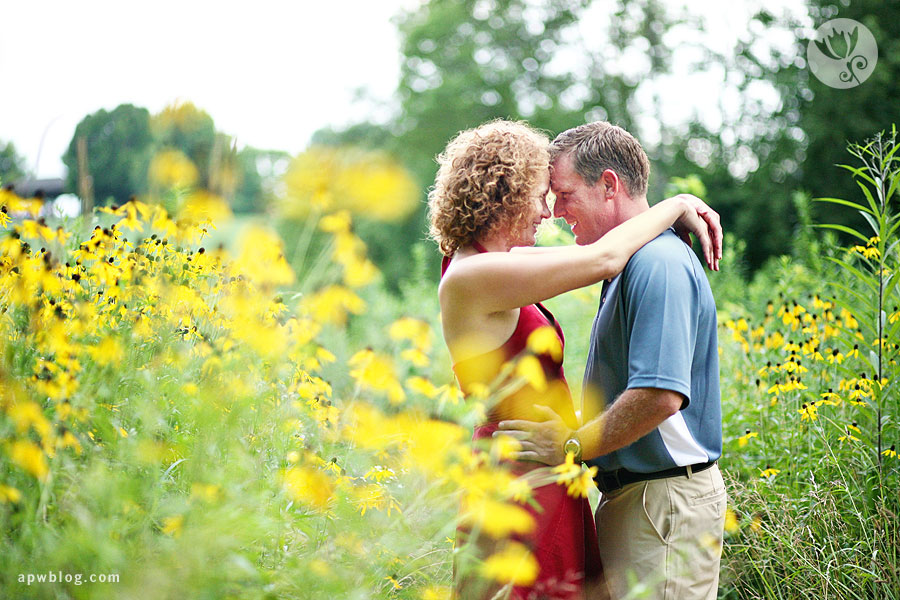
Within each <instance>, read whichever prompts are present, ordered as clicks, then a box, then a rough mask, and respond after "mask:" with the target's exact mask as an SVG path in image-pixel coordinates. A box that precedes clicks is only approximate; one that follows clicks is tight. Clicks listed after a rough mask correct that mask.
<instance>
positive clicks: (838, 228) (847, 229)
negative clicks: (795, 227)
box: [816, 223, 869, 243]
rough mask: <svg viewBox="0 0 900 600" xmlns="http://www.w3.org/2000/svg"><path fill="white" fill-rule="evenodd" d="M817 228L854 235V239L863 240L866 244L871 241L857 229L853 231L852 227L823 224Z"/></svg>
mask: <svg viewBox="0 0 900 600" xmlns="http://www.w3.org/2000/svg"><path fill="white" fill-rule="evenodd" d="M816 227H819V228H821V229H834V230H836V231H842V232H844V233H846V234H849V235H852V236H854V237H856V238H858V239H860V240H862V242H863V243H866V242H868V241H869V238H867V237H866V236H864V235H863V234H861V233H859V232H858V231H856V230H855V229H851V228H850V227H847V226H846V225H836V224H833V223H823V224H821V225H816Z"/></svg>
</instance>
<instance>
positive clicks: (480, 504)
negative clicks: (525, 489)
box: [460, 494, 534, 539]
mask: <svg viewBox="0 0 900 600" xmlns="http://www.w3.org/2000/svg"><path fill="white" fill-rule="evenodd" d="M460 523H461V524H462V525H463V526H466V527H469V528H473V529H480V530H481V531H483V532H484V533H486V534H487V535H489V536H491V537H492V538H495V539H503V538H507V537H509V536H510V535H512V534H525V533H529V532H531V531H533V530H534V518H533V517H532V516H531V514H529V513H528V511H526V510H525V509H524V508H522V507H520V506H516V505H515V504H509V503H506V502H498V501H496V500H492V499H490V498H486V497H479V496H473V495H471V494H469V495H468V496H467V497H466V498H464V502H463V510H462V516H461V518H460Z"/></svg>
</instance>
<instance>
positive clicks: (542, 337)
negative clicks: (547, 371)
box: [527, 325, 563, 361]
mask: <svg viewBox="0 0 900 600" xmlns="http://www.w3.org/2000/svg"><path fill="white" fill-rule="evenodd" d="M527 344H528V349H529V350H531V351H532V352H534V353H535V354H549V355H550V357H551V358H552V359H553V360H556V361H558V360H562V352H563V350H562V345H561V344H560V342H559V336H558V335H557V333H556V330H555V329H554V328H553V327H550V326H549V325H545V326H543V327H538V328H537V329H535V330H534V331H532V332H531V334H530V335H529V336H528V341H527Z"/></svg>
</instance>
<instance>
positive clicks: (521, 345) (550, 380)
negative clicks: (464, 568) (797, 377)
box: [429, 121, 726, 600]
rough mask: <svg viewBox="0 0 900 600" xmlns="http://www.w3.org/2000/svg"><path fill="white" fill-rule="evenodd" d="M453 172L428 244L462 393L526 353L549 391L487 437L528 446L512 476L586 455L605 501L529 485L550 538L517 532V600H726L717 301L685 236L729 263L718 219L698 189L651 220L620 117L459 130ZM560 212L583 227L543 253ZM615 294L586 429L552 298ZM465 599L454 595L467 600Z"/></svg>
mask: <svg viewBox="0 0 900 600" xmlns="http://www.w3.org/2000/svg"><path fill="white" fill-rule="evenodd" d="M438 161H439V163H440V169H439V172H438V174H437V177H436V180H435V186H434V188H433V190H432V192H431V193H430V195H429V209H430V215H431V234H432V236H433V237H434V238H435V239H436V241H437V242H438V244H439V245H440V249H441V251H442V253H443V254H444V264H443V270H442V279H441V284H440V288H439V297H440V305H441V320H442V327H443V332H444V339H445V341H446V343H447V346H448V348H449V350H450V355H451V358H452V360H453V369H454V371H455V373H456V376H457V379H458V380H459V383H460V386H461V387H462V389H463V391H464V392H466V393H473V392H474V391H477V390H479V389H484V386H486V385H489V384H490V383H491V382H493V381H494V380H495V379H496V378H497V377H498V376H499V375H500V373H501V371H502V370H503V365H505V364H508V363H510V362H514V361H516V360H517V359H519V358H521V357H523V356H525V355H526V354H528V353H532V354H535V355H536V356H537V358H538V360H539V361H540V364H541V366H542V367H543V370H544V376H545V378H546V380H547V385H546V386H541V389H537V388H535V387H533V386H532V385H524V386H522V387H519V388H518V389H516V390H515V391H514V392H512V393H508V394H506V395H504V396H503V397H501V398H499V400H497V401H496V403H495V404H493V405H492V406H491V408H490V410H489V412H488V418H487V420H486V422H485V423H483V424H482V425H480V426H478V427H476V428H475V432H474V438H475V439H482V438H490V437H492V436H493V437H496V436H498V435H508V436H511V437H513V438H515V439H517V440H519V442H520V447H519V452H518V456H517V459H518V460H516V461H513V462H512V464H511V469H512V470H513V472H514V473H517V474H524V473H526V472H528V471H529V470H533V469H535V468H539V467H543V466H544V465H558V464H561V463H564V462H565V461H566V460H567V455H571V458H569V460H574V464H576V465H577V464H580V463H581V462H582V461H584V462H585V463H587V465H588V466H595V467H597V474H596V476H595V478H594V479H595V481H596V483H597V486H598V487H599V489H600V491H601V496H600V501H599V505H598V507H597V511H596V514H594V515H592V514H591V511H590V508H589V504H588V502H587V499H584V498H574V497H571V496H569V495H567V493H566V488H565V486H561V485H555V484H550V485H546V486H543V487H538V488H537V489H535V490H534V499H535V501H536V506H532V505H527V506H524V508H525V509H526V510H528V511H529V512H530V513H531V514H532V516H533V517H534V519H535V522H536V526H535V528H534V530H533V531H532V532H531V533H530V534H528V535H526V536H520V537H519V538H517V539H519V541H522V542H523V543H525V544H527V545H528V546H529V547H530V549H531V551H532V552H533V554H534V555H535V557H536V559H537V562H538V567H539V572H538V576H537V579H536V580H535V581H534V583H533V584H531V585H530V586H518V587H514V588H513V589H512V590H511V594H510V597H511V598H516V599H522V600H526V599H531V598H535V599H537V598H567V599H569V598H613V599H621V598H625V597H627V596H628V595H629V592H631V593H634V592H637V591H638V590H636V589H632V588H633V586H635V585H640V586H642V587H643V588H644V589H645V593H644V594H640V595H639V597H641V598H654V599H666V600H689V599H694V598H697V599H714V598H715V597H716V591H717V587H718V577H719V557H720V554H721V545H722V534H723V526H724V519H725V506H726V492H725V487H724V483H723V481H722V476H721V474H720V473H719V469H718V467H717V465H716V460H717V459H718V458H719V456H720V454H721V448H722V427H721V409H720V401H719V368H718V343H717V337H716V307H715V302H714V300H713V297H712V293H711V291H710V287H709V282H708V281H707V278H706V274H705V272H704V269H703V266H702V265H701V264H700V262H699V261H698V260H697V257H696V256H695V255H694V253H693V251H692V250H691V248H690V247H689V245H688V244H689V243H690V235H689V233H688V232H690V233H693V234H694V235H696V236H697V238H698V239H699V240H700V243H701V246H702V254H703V256H704V257H705V260H706V263H707V265H708V266H709V267H710V268H711V269H714V270H717V269H718V261H719V259H720V258H721V247H722V230H721V227H720V225H719V216H718V214H717V213H716V212H715V211H713V210H712V209H710V208H709V207H708V206H707V205H706V204H704V203H703V202H702V201H701V200H699V199H697V198H695V197H693V196H689V195H679V196H676V197H673V198H669V199H666V200H663V201H662V202H659V203H658V204H656V205H654V206H653V207H650V206H649V204H648V202H647V182H648V178H649V174H650V165H649V161H648V159H647V155H646V154H645V153H644V150H643V149H642V148H641V146H640V144H639V143H638V141H637V140H636V139H635V138H634V137H633V136H631V135H630V134H629V133H628V132H627V131H625V130H624V129H622V128H620V127H617V126H614V125H611V124H609V123H606V122H596V123H590V124H586V125H582V126H580V127H576V128H574V129H570V130H568V131H565V132H563V133H561V134H559V135H558V136H557V137H556V138H555V139H554V140H552V141H550V140H549V139H548V138H547V137H546V136H544V135H543V134H542V133H540V132H538V131H536V130H534V129H532V128H531V127H529V126H528V125H526V124H524V123H517V122H508V121H493V122H490V123H487V124H485V125H482V126H481V127H478V128H476V129H473V130H469V131H464V132H462V133H460V134H459V135H458V136H456V137H455V138H454V139H453V140H452V141H451V142H450V143H449V144H448V145H447V148H446V149H445V150H444V152H443V153H442V154H441V155H440V156H439V157H438ZM550 191H552V192H553V195H554V196H555V198H556V201H555V203H554V205H553V210H552V213H551V210H550V208H549V207H548V204H547V196H548V193H549V192H550ZM551 215H552V216H556V217H559V218H563V219H565V220H566V222H567V223H569V225H571V226H572V232H573V233H574V234H575V243H576V245H574V246H565V247H552V248H534V247H532V246H533V244H534V242H535V233H536V230H537V227H538V225H539V224H540V223H541V221H542V220H543V219H547V218H550V217H551ZM685 241H687V242H688V243H685ZM600 281H605V283H604V285H603V290H602V293H601V299H600V306H599V310H598V312H597V316H596V318H595V319H594V324H593V329H592V331H591V334H590V351H589V355H588V359H587V366H586V369H585V374H584V386H583V387H584V389H583V396H584V402H583V406H584V409H585V411H584V412H585V413H586V414H582V415H581V417H582V418H581V420H579V419H578V417H577V416H576V411H575V409H574V406H573V401H572V398H571V396H570V394H569V388H568V385H567V384H566V379H565V375H564V374H563V369H562V356H561V353H560V352H558V351H553V349H554V346H555V347H556V349H558V348H561V347H562V345H563V333H562V330H561V328H560V326H559V324H558V323H557V322H556V320H555V319H554V318H553V315H552V314H550V312H549V311H548V310H547V309H546V308H544V307H543V306H542V305H541V304H540V302H541V301H543V300H546V299H548V298H552V297H554V296H556V295H558V294H561V293H563V292H568V291H570V290H574V289H576V288H580V287H584V286H587V285H591V284H594V283H598V282H600ZM542 328H543V333H548V332H549V334H550V335H552V336H554V337H556V338H558V342H559V344H558V345H555V344H542V345H541V347H538V348H537V349H536V350H535V348H536V345H535V344H529V343H528V340H529V336H530V335H531V333H532V332H534V331H536V330H539V329H542ZM582 335H586V332H585V333H583V334H582ZM592 407H595V408H592ZM470 590H471V588H469V587H467V582H466V581H465V580H464V578H462V579H460V580H459V581H457V582H456V592H457V595H458V596H459V597H461V598H465V599H468V598H470V597H473V596H474V595H475V593H473V592H471V591H470ZM496 592H497V590H496V589H494V590H489V591H488V592H487V594H486V595H485V592H484V590H481V591H479V592H478V593H477V595H478V596H479V597H486V598H489V597H491V596H492V595H493V594H495V593H496Z"/></svg>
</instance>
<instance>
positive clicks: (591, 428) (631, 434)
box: [578, 388, 683, 460]
mask: <svg viewBox="0 0 900 600" xmlns="http://www.w3.org/2000/svg"><path fill="white" fill-rule="evenodd" d="M682 400H683V398H682V396H681V395H680V394H677V393H675V392H671V391H668V390H659V389H655V388H635V389H629V390H625V391H624V392H622V394H621V395H620V396H619V398H618V399H617V400H616V401H615V402H614V403H613V404H612V406H610V407H609V409H607V410H606V411H604V412H603V414H601V415H599V416H598V417H596V418H595V419H592V420H591V421H588V422H587V423H585V424H584V425H582V426H581V427H580V428H579V429H578V437H579V439H580V440H581V447H582V452H583V458H584V460H589V459H591V458H597V457H598V456H603V455H604V454H609V453H610V452H614V451H616V450H618V449H619V448H624V447H625V446H627V445H629V444H631V443H634V442H636V441H637V440H639V439H640V438H642V437H644V436H645V435H647V434H648V433H650V432H651V431H653V430H654V429H656V428H657V427H658V426H659V424H660V423H662V422H663V421H665V420H666V419H668V418H669V417H670V416H672V415H673V414H675V413H676V412H678V410H679V409H680V408H681V404H682Z"/></svg>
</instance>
